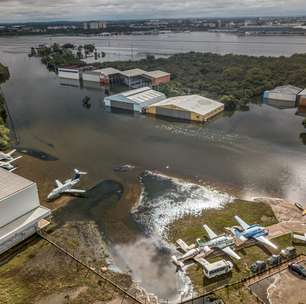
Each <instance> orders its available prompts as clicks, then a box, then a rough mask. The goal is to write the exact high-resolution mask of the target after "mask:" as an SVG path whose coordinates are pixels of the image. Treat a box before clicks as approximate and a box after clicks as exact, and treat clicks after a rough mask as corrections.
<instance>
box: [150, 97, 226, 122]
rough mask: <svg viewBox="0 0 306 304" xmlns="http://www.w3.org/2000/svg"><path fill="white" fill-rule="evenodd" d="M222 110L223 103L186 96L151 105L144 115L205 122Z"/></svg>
mask: <svg viewBox="0 0 306 304" xmlns="http://www.w3.org/2000/svg"><path fill="white" fill-rule="evenodd" d="M223 110H224V105H223V103H220V102H218V101H215V100H212V99H209V98H206V97H203V96H199V95H187V96H177V97H171V98H167V99H165V100H163V101H160V102H158V103H155V104H152V105H150V106H149V107H148V108H147V109H146V113H149V114H153V115H157V116H166V117H172V118H176V119H183V120H189V121H197V122H205V121H207V120H209V119H210V118H212V117H214V116H216V115H217V114H219V113H221V112H223Z"/></svg>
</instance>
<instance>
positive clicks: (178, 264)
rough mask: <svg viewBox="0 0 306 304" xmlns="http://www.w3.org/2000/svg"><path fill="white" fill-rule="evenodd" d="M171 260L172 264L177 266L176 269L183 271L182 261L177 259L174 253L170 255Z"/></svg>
mask: <svg viewBox="0 0 306 304" xmlns="http://www.w3.org/2000/svg"><path fill="white" fill-rule="evenodd" d="M171 260H172V262H173V264H175V265H176V266H177V268H178V270H181V271H184V266H185V265H184V263H183V262H182V261H179V260H178V259H177V257H176V256H175V255H173V256H172V257H171Z"/></svg>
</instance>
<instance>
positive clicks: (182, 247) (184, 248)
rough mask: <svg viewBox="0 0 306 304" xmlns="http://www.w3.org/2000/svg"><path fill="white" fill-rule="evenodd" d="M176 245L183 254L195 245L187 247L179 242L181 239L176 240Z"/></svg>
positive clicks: (182, 242) (181, 241)
mask: <svg viewBox="0 0 306 304" xmlns="http://www.w3.org/2000/svg"><path fill="white" fill-rule="evenodd" d="M176 243H177V245H178V246H179V247H180V248H181V249H182V250H183V251H184V252H187V251H189V250H191V249H194V248H195V245H194V244H193V245H190V246H188V245H187V244H186V243H185V242H184V241H183V240H181V239H178V240H177V241H176Z"/></svg>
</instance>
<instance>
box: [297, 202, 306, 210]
mask: <svg viewBox="0 0 306 304" xmlns="http://www.w3.org/2000/svg"><path fill="white" fill-rule="evenodd" d="M295 206H296V207H297V208H299V209H300V210H302V211H305V208H304V206H303V205H302V204H300V203H295Z"/></svg>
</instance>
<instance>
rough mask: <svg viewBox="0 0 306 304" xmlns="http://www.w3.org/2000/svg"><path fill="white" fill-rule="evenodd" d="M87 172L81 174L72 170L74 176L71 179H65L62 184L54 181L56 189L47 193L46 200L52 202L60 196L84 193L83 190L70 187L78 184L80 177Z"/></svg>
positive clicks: (76, 170)
mask: <svg viewBox="0 0 306 304" xmlns="http://www.w3.org/2000/svg"><path fill="white" fill-rule="evenodd" d="M85 174H87V172H81V171H79V170H78V169H74V175H73V177H72V178H70V179H67V180H66V181H65V182H64V183H61V182H60V181H59V180H56V181H55V184H56V187H55V188H54V189H53V190H52V191H51V192H50V193H49V195H48V197H47V199H48V200H53V199H56V198H58V197H60V196H61V195H62V194H64V193H67V194H77V193H85V192H86V191H85V190H79V189H73V188H72V187H73V186H74V185H76V184H77V183H79V182H80V180H81V175H85Z"/></svg>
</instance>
